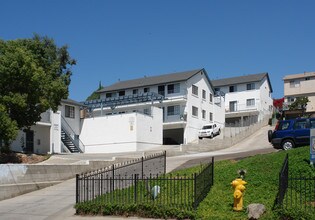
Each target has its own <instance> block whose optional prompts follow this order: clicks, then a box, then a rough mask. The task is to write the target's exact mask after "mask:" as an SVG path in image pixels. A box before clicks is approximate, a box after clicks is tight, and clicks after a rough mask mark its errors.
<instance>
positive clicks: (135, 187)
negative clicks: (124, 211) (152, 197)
mask: <svg viewBox="0 0 315 220" xmlns="http://www.w3.org/2000/svg"><path fill="white" fill-rule="evenodd" d="M137 177H138V175H137V174H135V175H134V193H133V194H134V202H135V203H137Z"/></svg>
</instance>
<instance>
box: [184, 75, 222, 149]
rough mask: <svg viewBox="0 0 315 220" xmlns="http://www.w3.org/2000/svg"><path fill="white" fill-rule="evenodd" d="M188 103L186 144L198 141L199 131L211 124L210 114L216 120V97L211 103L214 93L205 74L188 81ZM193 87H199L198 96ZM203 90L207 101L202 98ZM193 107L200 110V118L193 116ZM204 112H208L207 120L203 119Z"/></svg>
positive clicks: (186, 110) (185, 132)
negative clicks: (193, 92) (211, 95)
mask: <svg viewBox="0 0 315 220" xmlns="http://www.w3.org/2000/svg"><path fill="white" fill-rule="evenodd" d="M186 84H187V103H186V109H185V112H187V124H186V128H185V131H184V143H190V142H193V141H195V140H197V139H198V131H199V130H200V129H201V127H202V126H203V125H205V124H207V123H210V112H212V113H213V120H215V117H216V116H215V110H214V104H213V103H214V96H213V102H212V103H210V93H211V94H214V93H213V88H212V87H211V85H210V83H209V81H208V80H207V78H206V76H205V75H204V74H201V73H198V74H196V75H194V76H193V77H192V78H190V79H189V80H188V81H187V83H186ZM192 85H195V86H197V87H198V96H196V95H194V94H192ZM202 90H205V91H206V99H205V100H204V99H203V98H202ZM192 106H195V107H197V108H198V117H195V116H193V115H192ZM202 110H205V111H206V117H205V119H203V118H202Z"/></svg>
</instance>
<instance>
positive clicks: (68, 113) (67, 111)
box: [65, 105, 75, 118]
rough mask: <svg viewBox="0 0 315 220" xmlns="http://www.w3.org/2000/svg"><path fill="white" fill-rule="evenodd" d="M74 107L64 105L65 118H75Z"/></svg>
mask: <svg viewBox="0 0 315 220" xmlns="http://www.w3.org/2000/svg"><path fill="white" fill-rule="evenodd" d="M74 113H75V111H74V106H70V105H65V116H66V117H67V118H74V117H75V114H74Z"/></svg>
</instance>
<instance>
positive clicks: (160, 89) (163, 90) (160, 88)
mask: <svg viewBox="0 0 315 220" xmlns="http://www.w3.org/2000/svg"><path fill="white" fill-rule="evenodd" d="M158 94H159V95H162V96H165V86H164V85H161V86H158Z"/></svg>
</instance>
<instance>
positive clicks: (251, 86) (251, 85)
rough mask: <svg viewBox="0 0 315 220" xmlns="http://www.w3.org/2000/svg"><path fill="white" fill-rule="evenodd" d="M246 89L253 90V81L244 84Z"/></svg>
mask: <svg viewBox="0 0 315 220" xmlns="http://www.w3.org/2000/svg"><path fill="white" fill-rule="evenodd" d="M246 89H247V90H253V89H255V83H248V84H246Z"/></svg>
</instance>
